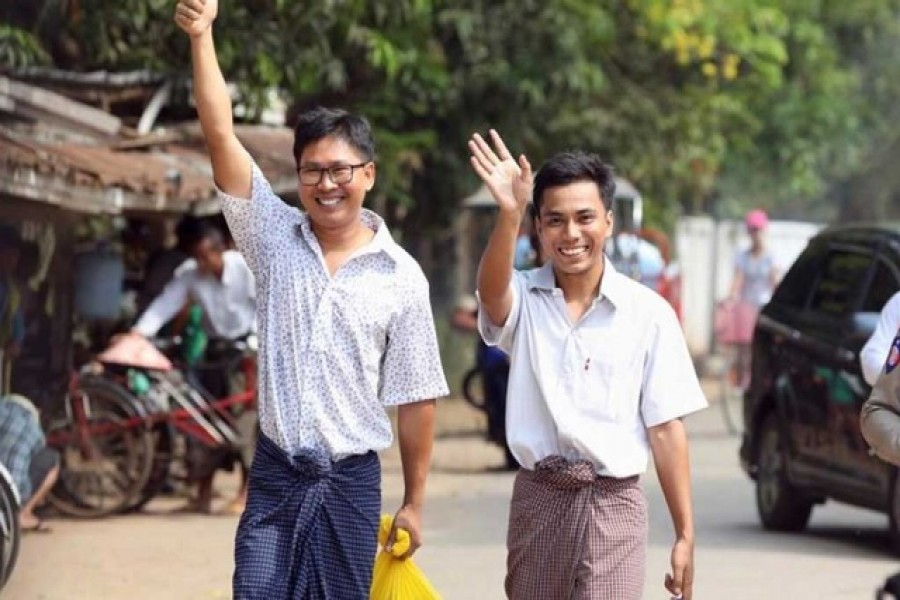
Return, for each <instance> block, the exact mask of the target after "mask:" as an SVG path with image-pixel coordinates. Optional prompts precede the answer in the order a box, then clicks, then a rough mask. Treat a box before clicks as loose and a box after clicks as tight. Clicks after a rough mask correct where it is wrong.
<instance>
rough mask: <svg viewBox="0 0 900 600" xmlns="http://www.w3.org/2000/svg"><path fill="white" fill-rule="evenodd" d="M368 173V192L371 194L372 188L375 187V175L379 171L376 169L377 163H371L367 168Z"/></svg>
mask: <svg viewBox="0 0 900 600" xmlns="http://www.w3.org/2000/svg"><path fill="white" fill-rule="evenodd" d="M363 168H364V169H365V173H366V192H371V191H372V188H373V187H375V174H376V171H377V169H376V168H375V163H374V162H370V163H369V164H367V165H366V166H365V167H363Z"/></svg>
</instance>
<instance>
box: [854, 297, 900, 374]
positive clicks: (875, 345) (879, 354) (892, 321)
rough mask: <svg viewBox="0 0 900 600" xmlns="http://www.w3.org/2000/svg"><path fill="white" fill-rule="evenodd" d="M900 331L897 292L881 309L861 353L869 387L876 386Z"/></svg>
mask: <svg viewBox="0 0 900 600" xmlns="http://www.w3.org/2000/svg"><path fill="white" fill-rule="evenodd" d="M897 329H900V292H897V293H896V294H894V295H893V296H891V299H890V300H888V301H887V303H886V304H885V305H884V308H882V309H881V317H880V318H879V319H878V325H877V326H876V327H875V331H873V332H872V336H871V337H870V338H869V340H868V341H867V342H866V345H865V346H863V348H862V350H860V352H859V364H860V366H861V367H862V373H863V379H865V380H866V383H868V384H869V385H875V382H876V381H878V377H879V376H880V375H881V372H882V371H883V368H884V361H886V360H887V357H888V352H890V350H891V341H892V340H893V339H894V336H895V335H897Z"/></svg>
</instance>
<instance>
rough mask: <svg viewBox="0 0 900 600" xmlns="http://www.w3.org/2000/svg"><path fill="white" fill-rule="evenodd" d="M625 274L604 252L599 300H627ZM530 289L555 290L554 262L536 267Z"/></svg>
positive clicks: (529, 283)
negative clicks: (623, 279)
mask: <svg viewBox="0 0 900 600" xmlns="http://www.w3.org/2000/svg"><path fill="white" fill-rule="evenodd" d="M623 277H624V275H622V274H621V273H619V272H618V271H616V268H615V267H614V266H613V264H612V262H611V261H610V260H609V258H607V256H606V255H605V254H604V256H603V278H602V279H601V280H600V294H599V295H598V297H597V300H602V299H603V298H608V299H609V301H610V302H611V303H612V305H613V306H619V305H620V304H621V303H622V302H624V301H625V288H624V287H623V286H622V278H623ZM528 289H529V290H533V289H541V290H548V291H553V290H555V289H557V288H556V276H555V275H554V274H553V264H552V263H550V262H547V263H545V264H544V265H543V266H542V267H539V268H537V269H535V270H534V271H533V273H532V276H531V278H530V280H529V282H528Z"/></svg>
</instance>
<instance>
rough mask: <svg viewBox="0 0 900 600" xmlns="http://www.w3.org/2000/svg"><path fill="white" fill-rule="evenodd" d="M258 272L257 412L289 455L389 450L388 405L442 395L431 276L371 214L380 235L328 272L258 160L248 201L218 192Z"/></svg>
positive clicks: (367, 217) (367, 216) (305, 223)
mask: <svg viewBox="0 0 900 600" xmlns="http://www.w3.org/2000/svg"><path fill="white" fill-rule="evenodd" d="M219 197H220V198H221V200H222V204H223V210H224V213H225V217H226V218H227V220H228V226H229V228H230V229H231V232H232V233H233V235H234V239H235V241H236V242H237V245H238V248H240V249H241V251H242V252H243V253H244V256H245V257H246V259H247V263H248V264H249V265H250V268H251V269H252V270H253V272H254V274H255V275H256V281H257V293H258V313H257V316H258V322H259V336H260V350H259V358H258V363H259V420H260V427H261V429H262V431H263V433H265V434H266V435H267V436H268V437H269V438H270V439H272V440H273V441H274V442H275V443H277V444H278V445H279V446H280V447H281V448H283V449H284V450H285V451H287V452H288V453H290V454H296V453H297V452H298V451H299V450H301V449H303V450H310V451H314V452H321V453H324V454H327V455H330V456H331V457H332V458H340V457H343V456H347V455H350V454H362V453H365V452H367V451H369V450H376V451H377V450H382V449H384V448H387V447H388V446H389V445H390V444H391V441H392V439H393V434H392V431H391V423H390V419H389V418H388V415H387V412H386V410H385V407H386V406H391V405H399V404H405V403H410V402H417V401H420V400H427V399H432V398H437V397H440V396H445V395H446V394H447V393H448V390H447V382H446V380H445V379H444V372H443V369H442V367H441V360H440V354H439V352H438V344H437V335H436V334H435V329H434V319H433V317H432V313H431V303H430V299H429V295H428V281H427V280H426V279H425V275H424V274H423V273H422V269H421V268H420V267H419V265H418V263H416V261H415V260H414V259H413V258H412V257H411V256H410V255H409V254H408V253H407V252H406V251H405V250H403V249H402V248H401V247H400V246H399V245H397V243H396V242H394V240H393V238H392V237H391V235H390V233H389V232H388V229H387V226H386V225H385V224H384V221H382V220H381V218H380V217H378V216H377V215H376V214H375V213H373V212H371V211H368V210H364V211H363V212H362V215H361V218H362V220H363V222H364V223H365V224H366V225H367V226H368V227H370V228H371V229H372V230H374V231H375V236H374V238H373V239H372V241H371V242H369V243H368V244H367V245H366V246H364V247H363V248H360V249H359V250H357V252H356V253H355V254H354V255H353V256H352V257H351V258H350V259H349V260H348V261H347V262H346V263H345V264H344V265H343V266H342V267H341V268H340V269H339V270H338V271H337V273H335V274H334V276H332V275H330V274H329V272H328V268H327V267H326V264H325V259H324V256H323V254H322V250H321V247H320V246H319V242H318V240H317V239H316V236H315V234H314V233H313V231H312V228H311V225H310V222H309V218H308V216H307V215H306V214H305V213H303V212H301V211H300V210H298V209H297V208H294V207H291V206H288V205H287V204H285V203H284V202H282V201H281V200H280V199H279V198H278V196H276V195H275V193H274V192H273V191H272V189H271V187H270V186H269V183H268V182H267V181H266V179H265V177H264V176H263V174H262V172H261V171H260V170H259V167H257V166H256V164H253V184H252V193H251V200H245V199H241V198H234V197H231V196H228V195H227V194H224V193H222V192H219Z"/></svg>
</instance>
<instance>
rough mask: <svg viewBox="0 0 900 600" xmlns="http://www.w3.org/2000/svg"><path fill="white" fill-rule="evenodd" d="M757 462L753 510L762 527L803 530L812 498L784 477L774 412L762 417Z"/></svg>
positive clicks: (809, 512) (778, 529)
mask: <svg viewBox="0 0 900 600" xmlns="http://www.w3.org/2000/svg"><path fill="white" fill-rule="evenodd" d="M756 464H757V465H758V471H757V474H756V510H757V512H758V513H759V519H760V521H761V522H762V524H763V527H765V528H766V529H770V530H773V531H802V530H803V529H804V528H806V524H807V523H808V522H809V516H810V514H811V513H812V508H813V501H812V500H810V499H809V498H807V496H806V495H805V494H803V492H801V491H800V490H798V489H797V488H795V487H794V486H793V485H791V483H790V482H789V481H788V479H787V472H786V467H785V452H784V445H783V443H782V437H781V431H780V430H779V427H778V420H777V419H776V418H775V415H774V414H770V415H769V416H767V417H766V418H765V420H764V421H763V425H762V428H761V429H760V433H759V446H758V451H757V460H756Z"/></svg>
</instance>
